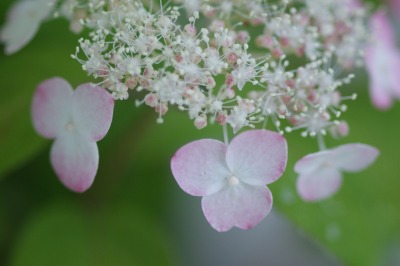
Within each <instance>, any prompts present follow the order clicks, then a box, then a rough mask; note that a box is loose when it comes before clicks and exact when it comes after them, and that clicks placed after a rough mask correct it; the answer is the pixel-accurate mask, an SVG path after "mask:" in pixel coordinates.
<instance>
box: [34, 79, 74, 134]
mask: <svg viewBox="0 0 400 266" xmlns="http://www.w3.org/2000/svg"><path fill="white" fill-rule="evenodd" d="M72 94H73V90H72V87H71V86H70V85H69V84H68V82H67V81H65V80H64V79H62V78H52V79H48V80H46V81H44V82H42V83H41V84H40V85H39V86H38V87H37V89H36V91H35V94H34V95H33V101H32V121H33V125H34V127H35V129H36V131H37V132H39V133H40V134H41V135H43V136H44V137H46V138H55V137H56V136H57V135H59V134H61V132H63V131H65V130H66V126H67V124H68V122H70V120H71V119H72V111H71V108H72V106H71V105H72Z"/></svg>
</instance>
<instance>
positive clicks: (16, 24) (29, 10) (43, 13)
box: [0, 0, 55, 54]
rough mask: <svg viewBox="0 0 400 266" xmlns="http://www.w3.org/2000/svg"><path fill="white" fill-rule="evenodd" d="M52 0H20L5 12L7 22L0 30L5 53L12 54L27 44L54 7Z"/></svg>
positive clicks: (0, 38)
mask: <svg viewBox="0 0 400 266" xmlns="http://www.w3.org/2000/svg"><path fill="white" fill-rule="evenodd" d="M54 2H55V1H54V0H20V1H18V2H17V3H15V4H14V5H13V6H12V7H11V9H10V11H9V12H8V14H7V22H6V24H5V25H4V27H3V28H2V29H1V31H0V41H1V42H3V43H4V44H5V53H6V54H13V53H16V52H18V51H19V50H20V49H21V48H22V47H24V46H25V45H26V44H28V43H29V42H30V41H31V40H32V39H33V37H34V36H35V34H36V32H37V31H38V30H39V27H40V24H41V23H42V22H43V21H44V20H46V19H47V18H48V17H49V16H50V13H51V11H52V10H53V8H54Z"/></svg>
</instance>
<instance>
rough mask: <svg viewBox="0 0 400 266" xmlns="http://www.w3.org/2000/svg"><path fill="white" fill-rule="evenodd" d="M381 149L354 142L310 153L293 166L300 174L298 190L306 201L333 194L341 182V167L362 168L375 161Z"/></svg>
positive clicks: (343, 169) (350, 169)
mask: <svg viewBox="0 0 400 266" xmlns="http://www.w3.org/2000/svg"><path fill="white" fill-rule="evenodd" d="M378 155H379V151H378V150H377V149H376V148H374V147H372V146H369V145H366V144H360V143H353V144H346V145H342V146H339V147H337V148H335V149H331V150H325V151H320V152H316V153H312V154H309V155H307V156H305V157H303V158H302V159H300V160H299V161H298V162H297V163H296V165H295V168H294V170H295V171H296V172H297V173H298V174H299V177H298V179H297V192H298V193H299V195H300V197H301V198H302V199H303V200H305V201H318V200H323V199H326V198H328V197H330V196H332V195H333V194H334V193H335V192H336V191H337V190H338V189H339V188H340V186H341V184H342V173H341V172H342V171H344V172H359V171H361V170H363V169H364V168H366V167H367V166H369V165H370V164H372V163H373V162H374V161H375V159H376V157H377V156H378Z"/></svg>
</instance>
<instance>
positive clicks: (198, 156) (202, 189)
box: [171, 139, 231, 196]
mask: <svg viewBox="0 0 400 266" xmlns="http://www.w3.org/2000/svg"><path fill="white" fill-rule="evenodd" d="M225 154H226V145H225V144H224V143H222V142H220V141H218V140H214V139H202V140H197V141H193V142H190V143H188V144H186V145H185V146H183V147H182V148H180V149H179V150H178V151H177V152H176V153H175V155H174V157H173V158H172V159H171V170H172V174H173V175H174V177H175V179H176V181H177V182H178V184H179V186H180V187H181V188H182V189H183V190H184V191H185V192H186V193H189V194H191V195H193V196H204V195H209V194H211V193H214V192H216V191H218V190H220V189H221V188H222V187H223V186H226V185H227V184H228V183H227V182H228V181H227V179H228V178H229V177H230V176H231V172H230V171H229V169H228V166H227V165H226V161H225Z"/></svg>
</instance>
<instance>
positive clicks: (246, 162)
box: [226, 130, 287, 185]
mask: <svg viewBox="0 0 400 266" xmlns="http://www.w3.org/2000/svg"><path fill="white" fill-rule="evenodd" d="M226 161H227V163H228V166H229V169H230V170H231V171H232V172H233V173H234V175H235V176H236V177H237V178H239V179H240V180H241V181H244V182H246V183H248V184H252V185H266V184H269V183H271V182H274V181H275V180H276V179H278V178H279V177H280V176H281V175H282V173H283V171H284V170H285V167H286V161H287V144H286V140H285V138H284V137H283V136H281V135H280V134H278V133H275V132H273V131H269V130H249V131H246V132H244V133H242V134H240V135H238V136H237V137H235V138H234V139H233V140H232V142H231V143H230V144H229V146H228V150H227V152H226Z"/></svg>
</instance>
